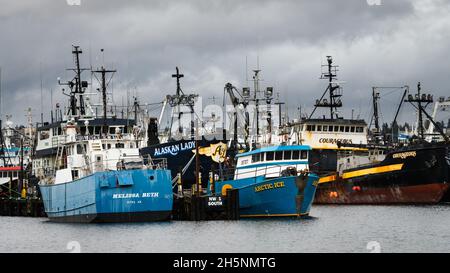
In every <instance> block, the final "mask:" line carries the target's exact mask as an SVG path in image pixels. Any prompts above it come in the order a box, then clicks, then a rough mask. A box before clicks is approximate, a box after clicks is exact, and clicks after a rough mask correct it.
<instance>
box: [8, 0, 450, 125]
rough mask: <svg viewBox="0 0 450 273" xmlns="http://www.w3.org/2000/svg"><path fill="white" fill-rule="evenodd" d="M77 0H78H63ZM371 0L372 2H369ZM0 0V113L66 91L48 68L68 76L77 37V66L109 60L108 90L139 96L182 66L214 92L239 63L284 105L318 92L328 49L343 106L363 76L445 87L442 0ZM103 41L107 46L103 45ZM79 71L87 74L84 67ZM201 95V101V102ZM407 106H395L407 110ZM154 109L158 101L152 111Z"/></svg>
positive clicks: (447, 20) (448, 68)
mask: <svg viewBox="0 0 450 273" xmlns="http://www.w3.org/2000/svg"><path fill="white" fill-rule="evenodd" d="M69 2H76V0H69ZM368 2H369V3H368ZM376 2H377V1H376V0H339V1H336V0H314V1H306V0H305V1H301V0H284V1H283V0H280V1H269V0H182V1H172V0H170V1H169V0H161V1H157V0H138V1H119V0H81V5H79V6H76V5H75V6H70V5H68V4H67V0H40V1H32V0H27V1H25V0H21V1H12V0H0V4H1V6H0V35H1V38H0V66H1V69H2V109H1V112H2V114H3V115H5V114H12V115H13V120H14V121H15V122H16V123H23V122H24V120H25V110H26V108H27V107H32V109H33V113H34V120H35V121H38V120H39V119H40V114H39V113H40V111H41V91H40V86H41V81H40V79H41V78H42V83H43V93H44V99H43V108H44V111H45V116H46V117H47V118H48V117H49V114H48V112H49V110H48V109H50V104H51V101H50V90H53V94H54V95H53V101H54V104H55V103H56V102H57V101H60V102H64V103H65V97H64V96H62V95H61V88H60V87H59V86H58V85H57V77H61V78H63V79H69V76H71V74H70V73H68V72H66V71H65V68H67V67H71V66H72V56H71V45H74V44H76V45H80V46H81V47H82V49H83V56H82V66H84V67H89V66H90V65H92V66H93V67H94V68H95V67H99V66H101V65H102V63H103V59H104V62H105V64H106V66H107V67H110V68H115V69H117V70H118V73H117V74H116V75H115V77H114V81H113V82H114V98H115V102H116V103H119V104H120V103H121V101H122V98H126V93H127V90H128V91H129V92H130V93H131V94H137V95H138V96H139V97H140V99H141V101H143V102H159V101H162V100H163V97H164V95H165V94H169V93H174V90H175V82H174V81H173V79H172V78H171V74H172V73H173V72H174V71H175V66H179V67H180V69H181V71H182V73H184V75H185V78H184V79H183V80H182V85H183V89H184V90H185V91H186V92H194V93H198V94H200V95H201V96H203V97H204V98H205V99H207V98H211V97H212V96H216V97H218V98H220V99H218V100H219V101H220V102H221V98H222V94H223V87H224V85H225V83H227V82H231V83H233V84H234V85H236V86H237V87H239V88H241V87H243V86H246V85H250V83H248V82H246V58H247V60H248V68H249V70H250V69H254V68H255V67H256V60H257V56H259V64H260V68H261V69H262V72H261V73H262V78H263V79H264V81H263V82H262V86H263V87H265V86H273V87H274V89H275V92H277V93H279V94H280V98H281V100H283V101H286V102H287V103H288V106H289V109H290V112H291V117H292V116H293V115H294V114H295V112H296V109H297V108H298V107H299V106H302V109H303V111H305V112H308V111H311V109H312V107H311V105H312V104H313V103H314V102H315V100H316V99H317V98H318V97H320V95H321V93H322V92H323V90H324V88H325V87H326V82H325V81H323V80H320V79H319V77H320V73H321V64H324V63H325V59H326V55H332V56H333V57H334V59H335V62H336V64H338V65H340V71H339V80H342V81H345V84H344V85H343V87H344V106H345V107H344V115H345V116H347V117H349V115H350V113H351V110H352V109H354V113H355V116H356V115H360V117H361V118H368V117H369V115H370V112H371V107H370V95H371V87H372V86H403V85H410V86H411V90H413V91H415V90H416V85H417V82H418V81H421V82H422V86H423V88H424V91H430V92H432V93H433V94H434V95H435V97H436V98H437V97H438V96H450V88H449V82H448V79H449V76H450V62H449V57H448V56H449V49H450V1H448V0H381V5H370V4H374V3H376ZM101 48H104V49H105V53H104V56H102V55H101V54H100V49H101ZM85 76H86V79H90V76H89V74H88V73H86V74H85ZM382 92H383V94H384V95H382V96H383V97H382V101H381V102H382V103H383V106H382V116H383V119H384V120H383V121H389V119H391V118H392V114H391V113H392V112H393V109H394V108H395V107H396V104H397V103H398V100H399V98H400V95H401V92H400V91H394V92H392V90H385V91H382ZM204 104H205V103H204ZM408 111H412V110H411V108H405V109H404V111H403V112H402V114H401V118H402V119H403V120H407V119H408V118H411V117H412V116H413V115H411V113H412V112H409V113H408ZM155 114H157V113H155Z"/></svg>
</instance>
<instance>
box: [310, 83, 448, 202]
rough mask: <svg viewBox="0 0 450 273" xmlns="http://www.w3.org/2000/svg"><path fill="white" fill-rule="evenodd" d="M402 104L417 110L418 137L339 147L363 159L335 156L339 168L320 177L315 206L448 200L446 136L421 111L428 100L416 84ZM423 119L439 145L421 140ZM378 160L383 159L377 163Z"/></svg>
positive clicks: (425, 113)
mask: <svg viewBox="0 0 450 273" xmlns="http://www.w3.org/2000/svg"><path fill="white" fill-rule="evenodd" d="M405 102H409V103H411V104H412V105H413V106H414V107H415V108H416V110H417V112H418V136H417V137H416V138H413V139H412V140H411V141H410V143H408V144H406V145H398V144H396V143H389V144H386V143H383V145H377V143H373V144H369V145H351V144H348V143H339V145H340V146H346V147H359V148H361V149H363V150H364V149H365V150H366V153H367V155H366V156H365V159H366V160H362V161H361V160H360V161H358V160H357V158H356V157H355V156H354V155H352V154H347V155H346V156H342V157H340V158H339V159H338V167H340V169H338V170H337V171H336V172H334V173H329V174H327V175H323V176H322V177H321V178H320V181H319V187H318V190H317V193H316V199H315V202H316V203H322V204H399V203H408V204H434V203H438V202H442V201H448V200H449V186H450V185H449V182H450V181H449V180H450V147H449V138H448V136H446V134H445V133H444V132H443V130H442V128H441V127H440V126H439V125H438V124H436V123H435V122H434V120H433V118H432V117H431V116H430V115H429V114H428V113H427V112H426V111H425V108H426V106H427V105H429V104H430V103H432V102H433V97H432V96H431V95H427V94H421V88H420V83H419V84H418V91H417V94H416V95H414V96H413V95H409V96H408V98H407V99H406V100H405ZM423 116H426V117H427V118H428V120H429V121H430V122H431V123H433V124H434V126H435V127H436V129H437V130H438V131H439V133H440V134H441V136H442V138H443V141H441V142H427V141H426V140H425V139H426V137H425V129H424V123H423ZM370 157H372V158H370ZM377 157H378V158H382V159H381V160H376V158H377ZM354 162H358V163H356V164H355V163H354Z"/></svg>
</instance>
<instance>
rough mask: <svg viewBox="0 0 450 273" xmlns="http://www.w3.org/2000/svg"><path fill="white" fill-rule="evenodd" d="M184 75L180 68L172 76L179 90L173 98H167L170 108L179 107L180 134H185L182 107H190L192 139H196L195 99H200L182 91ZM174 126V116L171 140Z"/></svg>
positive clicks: (170, 131) (169, 96) (170, 133)
mask: <svg viewBox="0 0 450 273" xmlns="http://www.w3.org/2000/svg"><path fill="white" fill-rule="evenodd" d="M183 77H184V75H183V74H180V70H179V69H178V67H176V73H175V74H172V78H176V81H177V90H176V93H175V95H173V96H171V95H168V96H167V97H166V100H167V102H168V103H169V105H170V107H172V109H173V108H174V107H177V111H178V133H180V134H181V133H182V132H183V127H182V124H181V117H182V115H183V112H181V105H185V106H188V107H189V108H190V110H191V112H190V113H191V124H190V125H191V139H194V138H195V136H194V114H195V113H194V105H195V99H196V98H197V97H198V95H194V94H189V95H186V94H184V92H183V90H182V89H181V84H180V79H181V78H183ZM172 124H173V115H172V121H171V124H170V128H169V138H171V136H172Z"/></svg>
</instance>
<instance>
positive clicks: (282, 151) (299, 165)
mask: <svg viewBox="0 0 450 273" xmlns="http://www.w3.org/2000/svg"><path fill="white" fill-rule="evenodd" d="M310 150H311V147H310V146H308V145H286V146H271V147H264V148H260V149H256V150H253V151H250V152H246V153H242V154H239V155H237V165H236V171H235V175H234V179H242V178H249V177H256V176H261V175H263V176H266V177H279V176H281V175H282V173H283V171H285V170H287V169H288V168H290V169H295V170H297V171H300V170H308V169H309V164H308V159H309V151H310Z"/></svg>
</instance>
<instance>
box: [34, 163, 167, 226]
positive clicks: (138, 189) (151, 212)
mask: <svg viewBox="0 0 450 273" xmlns="http://www.w3.org/2000/svg"><path fill="white" fill-rule="evenodd" d="M40 190H41V193H42V198H43V201H44V207H45V212H46V213H47V215H48V217H49V218H50V220H52V221H58V222H134V221H162V220H168V219H170V217H171V212H172V205H173V194H172V185H171V177H170V171H168V170H123V171H109V172H97V173H94V174H92V175H90V176H86V177H83V178H81V179H78V180H74V181H73V182H69V183H63V184H56V185H40Z"/></svg>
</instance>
